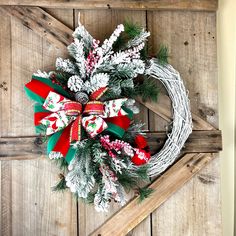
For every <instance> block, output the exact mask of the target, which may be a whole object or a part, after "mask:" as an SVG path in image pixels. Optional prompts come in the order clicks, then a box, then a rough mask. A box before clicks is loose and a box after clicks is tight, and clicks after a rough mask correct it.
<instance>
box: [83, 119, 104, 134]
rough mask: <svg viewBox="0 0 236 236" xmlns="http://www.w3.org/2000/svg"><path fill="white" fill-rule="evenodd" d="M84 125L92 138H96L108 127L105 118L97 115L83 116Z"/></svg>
mask: <svg viewBox="0 0 236 236" xmlns="http://www.w3.org/2000/svg"><path fill="white" fill-rule="evenodd" d="M82 125H83V127H84V129H85V130H86V132H87V133H88V135H89V136H90V137H91V138H94V137H95V136H96V135H98V134H100V133H101V132H102V131H103V130H105V129H106V128H107V124H106V122H105V121H104V119H103V118H101V117H100V116H97V115H90V116H86V117H83V119H82Z"/></svg>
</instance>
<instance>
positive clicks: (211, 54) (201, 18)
mask: <svg viewBox="0 0 236 236" xmlns="http://www.w3.org/2000/svg"><path fill="white" fill-rule="evenodd" d="M215 17H216V16H215V13H211V12H187V11H186V12H180V11H175V12H174V11H153V12H148V17H147V18H148V26H149V30H150V31H151V32H152V35H151V38H150V42H151V45H152V53H155V52H156V51H157V50H158V47H159V46H160V44H161V43H163V44H165V45H167V46H168V48H169V53H170V58H169V60H170V63H171V64H172V65H173V66H174V67H175V68H176V69H178V71H179V72H180V74H181V76H182V78H183V80H184V83H185V85H186V88H187V89H188V91H189V98H190V105H191V110H192V113H193V122H194V127H193V128H194V130H198V129H209V130H212V129H215V128H217V127H218V112H217V111H218V104H217V94H218V86H217V62H216V18H215ZM168 103H169V101H168V99H166V98H165V97H163V98H162V97H160V100H159V102H158V104H160V106H156V109H159V108H160V109H163V107H164V109H165V105H166V107H169V108H170V105H168ZM169 108H168V110H167V109H165V111H162V113H164V114H167V117H168V112H170V111H171V109H169ZM149 117H150V119H151V124H152V127H150V130H159V129H158V126H157V125H158V121H159V117H155V116H154V115H151V114H150V116H149ZM199 118H200V119H199ZM196 124H197V125H196ZM203 127H204V128H203ZM209 145H210V144H209ZM214 155H216V157H217V155H218V154H214ZM219 162H220V160H219V159H217V158H216V159H215V160H214V162H213V163H212V164H211V165H209V166H208V167H207V168H205V169H203V170H201V171H200V172H199V174H197V175H196V176H195V177H194V178H193V179H192V180H191V181H190V182H189V183H187V184H186V186H185V187H184V188H183V189H180V191H178V193H176V194H175V196H174V197H173V198H171V199H170V200H169V201H168V203H166V204H163V206H162V207H160V208H159V209H157V210H156V211H155V212H153V214H152V220H153V223H152V232H153V235H162V236H169V235H173V234H175V235H221V207H220V174H219V169H220V167H219ZM201 180H202V181H201ZM211 212H214V214H213V215H212V213H211ZM206 222H207V223H206Z"/></svg>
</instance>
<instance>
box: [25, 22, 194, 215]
mask: <svg viewBox="0 0 236 236" xmlns="http://www.w3.org/2000/svg"><path fill="white" fill-rule="evenodd" d="M149 35H150V33H149V32H146V31H145V30H144V29H142V28H141V27H139V26H137V25H135V24H132V23H129V22H125V24H124V25H122V24H120V25H118V26H117V28H116V29H115V31H114V32H113V33H112V35H111V36H110V38H109V39H106V40H105V41H104V42H103V44H100V42H99V41H98V40H96V39H94V38H93V37H92V36H91V35H90V34H89V33H88V31H86V29H85V28H84V26H83V25H81V23H79V26H78V27H77V28H76V30H75V31H74V33H73V37H74V41H73V42H72V43H71V44H70V45H69V46H68V52H69V54H70V56H71V58H70V59H62V58H57V60H56V71H51V72H49V73H46V72H41V71H38V72H37V73H35V74H33V76H32V80H31V81H30V82H29V83H27V84H26V85H25V92H26V94H27V96H28V97H29V98H30V99H32V100H34V101H35V102H36V103H35V105H34V112H35V113H34V122H35V128H36V132H37V133H40V134H43V135H44V137H46V138H47V141H48V143H47V153H48V156H49V158H50V159H51V160H53V161H55V162H57V163H58V164H59V167H60V168H61V169H62V172H63V174H60V181H59V182H58V184H57V185H56V186H55V187H54V189H55V190H61V189H68V188H69V189H70V190H71V192H73V193H74V194H75V195H76V196H77V197H78V198H82V199H85V200H86V202H93V203H94V205H95V209H96V210H97V211H107V210H108V208H109V205H110V202H111V201H112V200H114V201H115V202H118V203H120V204H121V205H124V204H125V203H126V190H129V189H135V190H138V192H139V194H140V199H143V198H145V197H147V196H148V195H149V194H150V193H151V191H152V190H151V189H150V188H148V187H143V188H142V187H140V186H143V182H148V181H149V178H150V177H153V176H157V175H159V174H160V173H161V172H163V171H164V170H165V169H166V168H167V167H168V166H169V165H171V164H172V163H173V162H174V161H175V159H176V158H177V157H178V155H179V153H180V150H181V148H182V147H183V145H184V143H185V141H186V139H187V138H188V136H189V134H190V133H191V131H192V119H191V113H190V108H189V100H188V96H187V92H186V89H185V87H184V85H183V81H182V80H181V78H180V75H179V73H178V72H177V71H176V70H175V69H174V68H173V67H172V66H170V65H169V64H168V63H167V60H166V59H167V50H166V48H165V47H162V48H161V49H160V51H159V54H158V56H157V57H153V58H150V57H148V56H147V53H146V46H145V42H146V40H147V38H148V36H149ZM140 75H142V76H140ZM155 79H157V80H159V81H161V82H162V84H163V85H164V86H165V88H166V90H167V92H168V94H169V97H170V99H171V101H172V107H173V122H172V124H171V125H172V131H171V132H170V133H169V134H168V138H167V141H166V142H165V144H164V146H163V148H162V149H161V150H160V151H159V152H158V153H156V154H155V155H153V156H151V154H150V150H149V146H148V143H147V141H146V139H145V133H144V132H143V130H142V127H143V124H142V123H136V122H134V116H135V114H137V113H138V112H139V109H138V107H137V106H136V105H135V98H136V97H139V98H140V97H141V99H143V100H152V101H156V99H157V94H158V88H157V85H156V83H155Z"/></svg>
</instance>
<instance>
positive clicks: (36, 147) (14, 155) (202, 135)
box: [0, 130, 222, 160]
mask: <svg viewBox="0 0 236 236" xmlns="http://www.w3.org/2000/svg"><path fill="white" fill-rule="evenodd" d="M166 138H167V135H166V133H165V132H148V133H147V140H148V144H149V146H150V149H151V152H152V153H156V152H158V151H159V150H160V149H161V148H162V147H163V145H164V143H165V141H166ZM0 147H1V151H0V160H1V159H2V160H22V159H23V160H28V159H35V158H41V157H43V156H45V153H46V144H45V143H43V141H42V138H40V137H36V138H35V137H21V138H19V137H6V138H0ZM221 150H222V140H221V131H219V130H212V131H193V133H192V134H191V135H190V136H189V138H188V140H187V142H186V143H185V146H184V148H183V149H182V153H199V152H202V153H215V152H219V151H221Z"/></svg>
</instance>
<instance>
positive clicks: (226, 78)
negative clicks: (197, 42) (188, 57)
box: [217, 0, 236, 236]
mask: <svg viewBox="0 0 236 236" xmlns="http://www.w3.org/2000/svg"><path fill="white" fill-rule="evenodd" d="M217 23H218V66H219V92H220V96H219V106H220V107H219V109H220V129H221V130H222V131H223V149H224V150H223V152H221V154H220V156H221V180H222V181H221V183H222V188H221V189H222V215H223V235H224V236H233V235H234V234H233V229H234V218H233V217H234V157H235V151H234V150H235V107H236V106H235V78H236V73H235V72H236V0H219V10H218V22H217Z"/></svg>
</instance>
